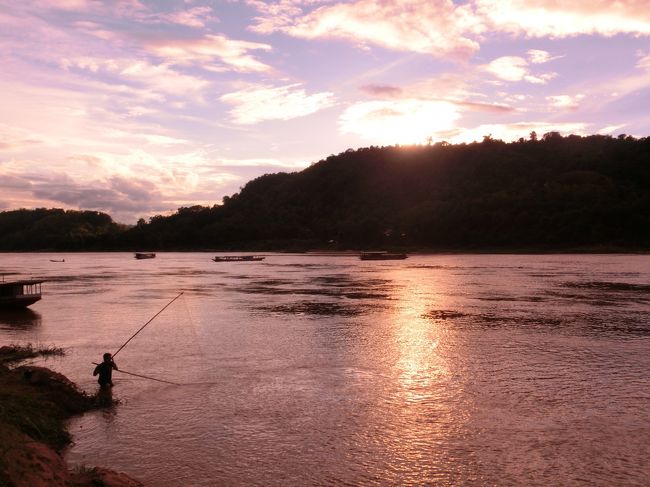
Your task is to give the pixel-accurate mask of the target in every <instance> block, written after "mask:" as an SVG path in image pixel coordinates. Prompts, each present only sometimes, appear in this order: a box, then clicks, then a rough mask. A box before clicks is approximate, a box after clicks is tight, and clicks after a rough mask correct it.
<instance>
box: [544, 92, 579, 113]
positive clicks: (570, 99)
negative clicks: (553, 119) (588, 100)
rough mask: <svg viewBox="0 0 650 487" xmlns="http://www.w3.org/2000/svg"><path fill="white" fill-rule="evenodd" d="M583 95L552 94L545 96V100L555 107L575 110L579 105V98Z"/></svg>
mask: <svg viewBox="0 0 650 487" xmlns="http://www.w3.org/2000/svg"><path fill="white" fill-rule="evenodd" d="M584 97H585V96H584V95H582V94H578V95H574V96H570V95H553V96H547V97H546V100H547V101H548V102H549V103H550V104H551V106H552V107H555V108H566V109H569V110H576V109H577V108H578V106H579V105H580V100H582V99H583V98H584Z"/></svg>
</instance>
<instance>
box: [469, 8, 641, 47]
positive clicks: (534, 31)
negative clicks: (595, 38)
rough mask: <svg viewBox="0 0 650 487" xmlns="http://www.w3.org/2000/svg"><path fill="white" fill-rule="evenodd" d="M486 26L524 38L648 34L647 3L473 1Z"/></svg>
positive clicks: (476, 12)
mask: <svg viewBox="0 0 650 487" xmlns="http://www.w3.org/2000/svg"><path fill="white" fill-rule="evenodd" d="M474 5H475V14H476V15H478V16H479V17H480V18H481V19H482V20H483V22H484V23H485V25H486V27H487V28H488V29H491V30H496V31H498V32H506V33H510V34H515V35H522V36H525V37H550V38H562V37H570V36H576V35H593V34H597V35H604V36H613V35H616V34H635V35H649V34H650V9H649V8H648V2H647V0H618V1H616V2H612V1H606V0H594V1H591V2H586V1H584V0H563V1H562V2H558V1H556V0H475V1H474Z"/></svg>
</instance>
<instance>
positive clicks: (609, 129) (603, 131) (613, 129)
mask: <svg viewBox="0 0 650 487" xmlns="http://www.w3.org/2000/svg"><path fill="white" fill-rule="evenodd" d="M626 125H627V124H625V123H621V124H618V125H608V126H607V127H603V128H602V129H600V130H599V131H598V133H599V134H602V135H607V134H611V133H616V132H619V131H620V130H621V129H622V128H623V127H625V126H626Z"/></svg>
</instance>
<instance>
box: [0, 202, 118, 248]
mask: <svg viewBox="0 0 650 487" xmlns="http://www.w3.org/2000/svg"><path fill="white" fill-rule="evenodd" d="M125 229H126V227H125V226H124V225H119V224H117V223H115V222H113V220H112V219H111V217H110V216H109V215H106V214H105V213H99V212H96V211H74V210H67V211H66V210H61V209H45V208H39V209H36V210H13V211H3V212H0V250H4V251H13V250H17V251H24V250H89V249H94V248H103V247H105V246H106V245H107V244H108V243H109V242H110V240H111V239H112V238H114V237H115V236H116V235H118V234H120V233H123V232H124V230H125Z"/></svg>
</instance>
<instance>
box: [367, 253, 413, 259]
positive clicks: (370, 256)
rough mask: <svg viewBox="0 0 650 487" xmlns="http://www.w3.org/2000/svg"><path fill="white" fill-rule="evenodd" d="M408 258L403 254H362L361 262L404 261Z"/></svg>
mask: <svg viewBox="0 0 650 487" xmlns="http://www.w3.org/2000/svg"><path fill="white" fill-rule="evenodd" d="M407 257H408V256H407V255H406V254H405V253H402V252H361V255H360V256H359V258H360V259H361V260H403V259H406V258H407Z"/></svg>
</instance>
